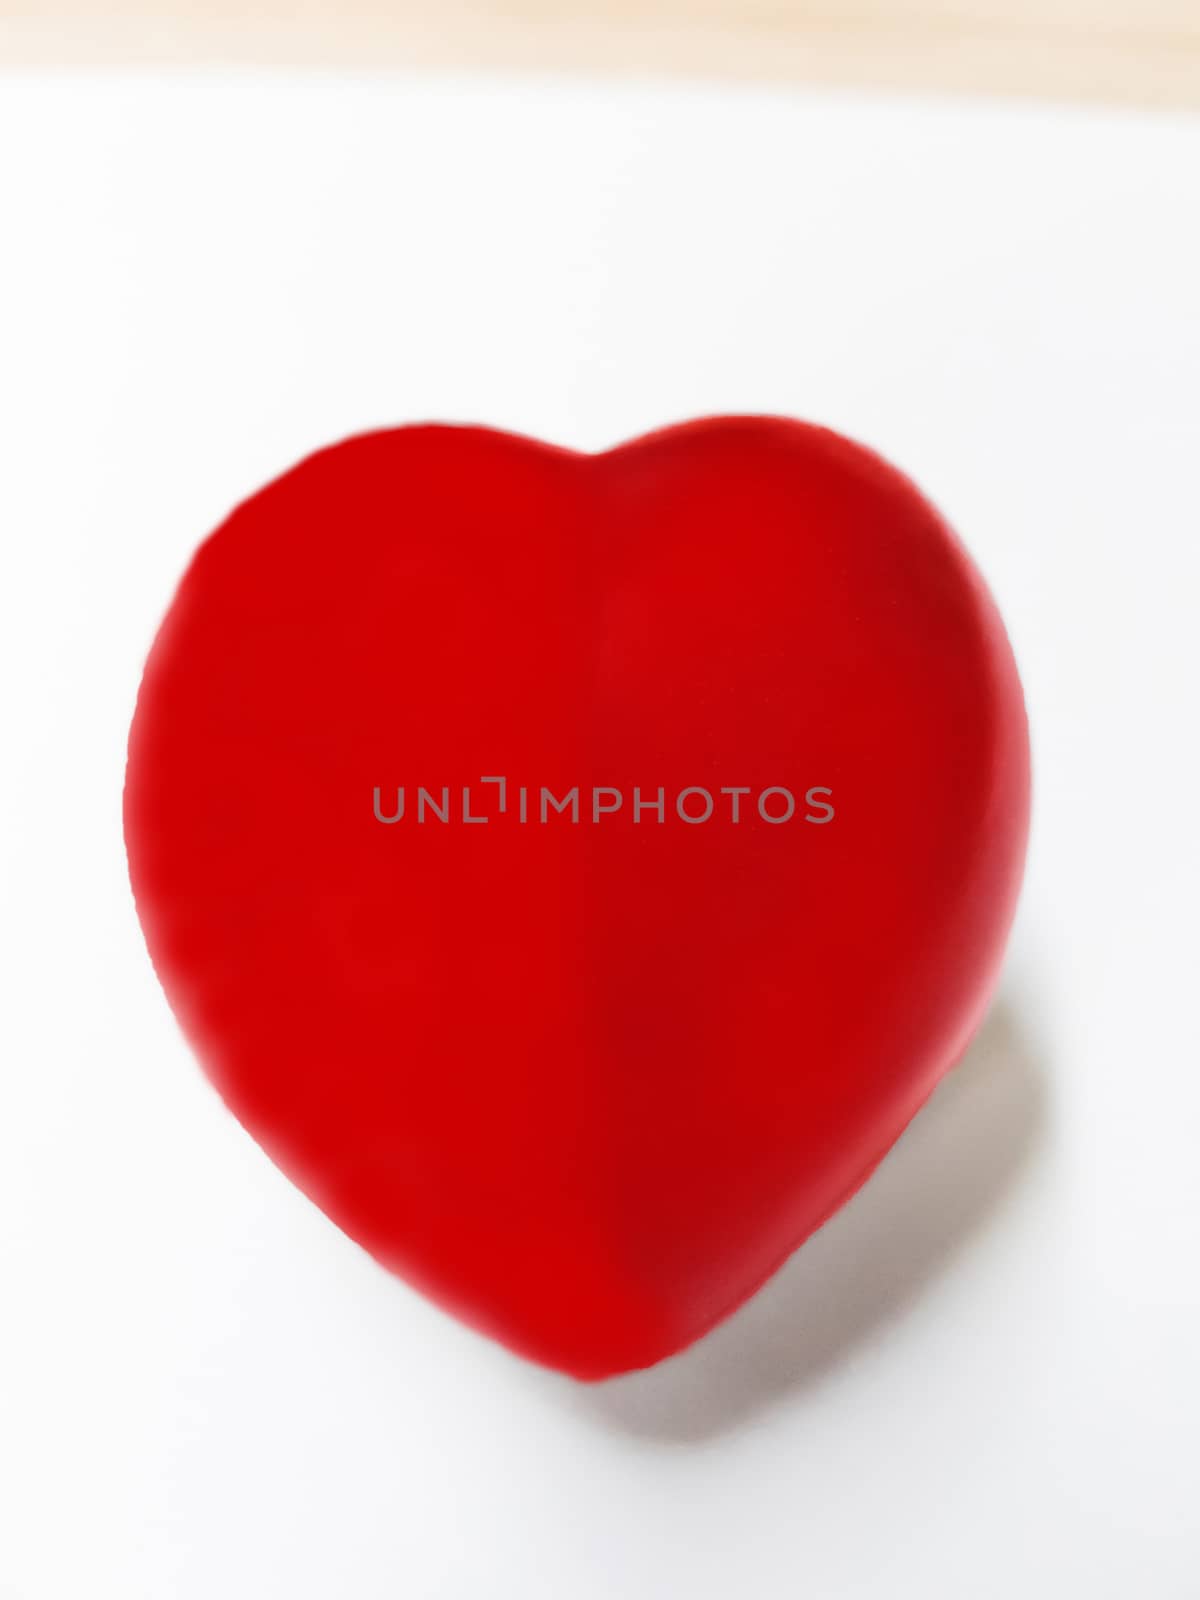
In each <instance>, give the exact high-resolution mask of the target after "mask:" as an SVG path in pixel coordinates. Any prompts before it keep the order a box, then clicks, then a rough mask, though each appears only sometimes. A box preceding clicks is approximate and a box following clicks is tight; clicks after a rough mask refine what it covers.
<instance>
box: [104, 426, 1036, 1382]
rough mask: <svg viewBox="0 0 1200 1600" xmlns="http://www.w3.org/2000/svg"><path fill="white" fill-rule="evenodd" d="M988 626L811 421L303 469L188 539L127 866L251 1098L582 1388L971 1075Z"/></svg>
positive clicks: (798, 1223)
mask: <svg viewBox="0 0 1200 1600" xmlns="http://www.w3.org/2000/svg"><path fill="white" fill-rule="evenodd" d="M1028 815H1029V745H1028V733H1027V728H1026V720H1025V711H1024V704H1023V699H1022V694H1021V688H1020V683H1019V680H1018V677H1017V673H1016V669H1015V666H1014V663H1013V658H1012V654H1011V651H1010V649H1009V645H1008V641H1007V639H1006V637H1005V633H1004V629H1003V625H1002V623H1001V621H1000V618H999V616H998V614H997V611H996V609H995V606H994V604H993V602H992V600H991V598H990V596H989V594H988V592H987V590H986V588H985V586H984V583H983V581H982V579H981V578H980V576H979V574H978V572H977V571H976V569H975V568H974V566H973V565H972V563H971V561H970V559H969V557H968V556H967V554H966V552H965V550H964V548H963V546H962V545H961V544H960V542H959V541H958V539H957V538H956V536H955V535H954V534H953V533H952V532H951V530H950V529H949V528H948V527H947V525H946V523H945V522H944V521H943V520H942V518H941V517H940V516H939V515H938V513H937V512H936V511H935V510H934V509H933V508H932V507H931V506H930V504H929V503H928V502H927V501H926V500H925V499H924V498H923V497H922V496H921V494H920V493H919V492H918V491H917V490H916V489H915V488H914V487H913V485H912V484H911V483H910V482H909V481H908V480H907V479H906V478H904V477H903V476H902V475H901V474H900V473H898V472H897V471H895V470H894V469H893V468H891V467H890V466H888V465H887V464H886V463H885V462H884V461H883V460H881V459H880V458H879V457H878V456H876V455H874V454H873V453H871V452H870V451H867V450H865V449H864V448H862V447H861V446H858V445H856V444H854V443H851V442H850V441H849V440H847V439H845V438H843V437H841V436H839V435H837V434H835V433H833V432H831V431H830V430H828V429H824V428H818V427H814V426H811V425H808V424H803V423H798V422H791V421H786V420H782V419H778V418H760V417H731V418H716V419H709V420H704V421H698V422H694V423H688V424H684V425H681V426H678V427H673V428H668V429H664V430H662V431H660V432H657V433H654V434H650V435H647V436H646V437H643V438H641V439H637V440H635V441H633V442H632V443H630V444H626V445H623V446H621V447H620V448H618V449H615V450H611V451H608V452H606V453H603V454H598V455H588V454H581V453H576V452H573V451H569V450H564V449H559V448H555V447H552V446H549V445H545V444H540V443H537V442H534V441H531V440H528V439H523V438H517V437H514V436H511V435H506V434H502V433H498V432H495V431H492V430H489V429H486V428H482V427H451V426H416V427H405V428H396V429H392V430H388V431H383V432H378V433H373V434H369V435H364V436H362V437H358V438H354V439H351V440H348V441H346V442H345V443H342V444H339V445H336V446H334V447H332V448H330V449H327V450H323V451H321V452H319V453H317V454H316V455H313V456H311V457H309V458H308V459H307V460H305V461H303V462H302V463H301V464H300V465H299V466H297V467H295V468H294V469H293V470H291V471H290V472H288V473H286V474H285V475H284V476H283V477H281V478H279V479H278V480H276V481H275V482H274V483H272V484H271V485H270V486H269V487H267V488H266V489H264V490H262V491H261V492H260V493H259V494H257V495H255V496H254V497H253V498H252V499H250V500H248V501H246V503H245V504H244V505H242V506H241V507H239V508H238V509H237V510H236V511H235V512H234V513H233V514H232V515H231V516H230V517H229V519H228V520H227V521H226V522H225V523H224V524H223V525H222V526H221V527H220V528H219V529H218V530H217V532H216V533H215V534H213V535H212V536H211V538H209V539H208V540H207V541H206V542H205V543H204V544H203V545H202V546H201V547H200V549H199V551H198V552H197V554H196V556H195V558H194V559H193V561H192V564H191V566H190V567H189V568H188V571H187V573H186V574H185V576H184V578H183V580H182V582H181V584H180V587H179V590H178V592H177V594H176V596H175V598H174V601H173V603H172V605H171V607H170V609H169V611H168V613H167V616H166V618H165V620H164V622H163V624H162V627H161V629H160V631H159V634H158V637H157V639H156V641H155V643H154V646H153V649H152V650H151V653H150V657H149V659H148V661H147V664H146V669H145V674H144V678H143V682H142V686H141V690H140V693H139V697H138V703H137V709H136V713H135V715H134V719H133V725H132V728H131V731H130V739H129V759H128V768H127V774H126V788H125V832H126V844H127V851H128V857H129V867H130V877H131V882H132V885H133V890H134V896H135V900H136V905H137V910H138V914H139V916H140V918H141V922H142V926H143V929H144V932H145V936H146V940H147V944H148V947H149V950H150V954H151V957H152V959H153V962H154V965H155V969H156V971H157V973H158V976H159V978H160V981H161V982H162V985H163V988H164V990H165V991H166V994H167V997H168V999H169V1001H170V1003H171V1005H172V1007H173V1009H174V1011H175V1014H176V1016H177V1017H178V1019H179V1021H180V1024H181V1025H182V1027H183V1029H184V1030H185V1032H186V1034H187V1037H188V1038H189V1040H190V1041H191V1043H192V1045H193V1047H194V1049H195V1050H196V1052H197V1054H198V1056H199V1058H200V1060H201V1062H202V1064H203V1066H204V1068H205V1070H206V1071H207V1073H208V1074H209V1076H210V1077H211V1079H212V1081H213V1082H214V1083H215V1085H216V1086H217V1088H218V1089H219V1091H220V1093H221V1094H222V1096H223V1097H224V1099H225V1101H226V1103H227V1104H228V1105H229V1107H230V1108H231V1109H232V1110H233V1112H234V1113H235V1115H236V1116H237V1117H238V1118H239V1119H240V1120H241V1121H242V1123H243V1124H244V1125H245V1127H246V1128H247V1129H248V1130H249V1131H250V1132H251V1134H252V1135H253V1136H254V1138H255V1139H256V1140H257V1141H258V1142H259V1143H260V1144H261V1145H262V1147H263V1148H264V1150H266V1151H267V1153H268V1154H269V1155H270V1156H271V1158H272V1159H273V1160H274V1161H275V1162H277V1163H278V1165H279V1166H280V1167H281V1168H282V1169H283V1170H284V1171H285V1172H286V1173H288V1174H289V1176H290V1177H291V1178H292V1179H293V1180H294V1181H295V1183H296V1184H297V1185H298V1186H299V1187H300V1188H301V1189H302V1190H303V1191H304V1192H305V1193H306V1194H308V1195H309V1196H310V1197H311V1198H312V1199H313V1200H314V1201H315V1202H316V1203H317V1204H318V1205H319V1206H320V1207H321V1208H322V1209H323V1210H324V1211H325V1212H326V1213H327V1214H328V1216H329V1217H331V1218H332V1219H333V1221H334V1222H335V1223H337V1224H338V1225H339V1226H340V1227H341V1228H342V1229H343V1230H344V1231H345V1232H346V1233H347V1234H349V1235H350V1237H351V1238H353V1239H355V1240H356V1241H357V1242H358V1243H359V1244H361V1245H362V1246H363V1247H364V1248H365V1249H367V1250H368V1251H369V1252H370V1253H371V1254H372V1255H373V1256H375V1257H376V1258H377V1259H378V1260H379V1261H380V1262H382V1263H383V1264H384V1265H385V1266H387V1267H388V1268H390V1269H391V1270H393V1271H395V1272H396V1273H398V1274H400V1275H401V1276H402V1277H404V1278H405V1279H406V1280H407V1281H408V1282H410V1283H412V1284H413V1285H415V1286H416V1287H418V1288H419V1289H421V1290H422V1291H424V1292H425V1293H426V1294H428V1295H429V1296H431V1297H432V1298H433V1299H435V1300H436V1301H437V1302H438V1303H439V1304H441V1305H443V1306H444V1307H446V1308H447V1309H448V1310H450V1311H452V1312H454V1313H456V1314H457V1315H459V1316H460V1317H462V1318H463V1319H465V1320H466V1321H467V1322H469V1323H470V1324H472V1325H473V1326H474V1327H476V1328H478V1329H480V1330H481V1331H483V1332H485V1333H488V1334H490V1335H492V1336H493V1337H495V1338H496V1339H498V1340H499V1341H501V1342H502V1343H503V1344H505V1345H506V1346H508V1347H509V1348H510V1349H512V1350H514V1351H517V1352H519V1353H520V1354H522V1355H524V1356H527V1357H529V1358H531V1359H533V1360H535V1361H537V1362H540V1363H543V1364H545V1365H548V1366H552V1367H555V1368H558V1369H560V1370H562V1371H564V1372H567V1373H570V1374H572V1375H574V1376H576V1377H579V1378H584V1379H598V1378H603V1377H606V1376H609V1375H612V1374H615V1373H619V1372H623V1371H628V1370H630V1369H633V1368H637V1367H644V1366H647V1365H651V1364H653V1363H654V1362H657V1361H659V1360H661V1359H663V1358H664V1357H667V1356H670V1355H671V1354H673V1353H675V1352H677V1351H679V1350H681V1349H683V1348H684V1347H685V1346H687V1345H688V1344H690V1343H691V1342H693V1341H694V1340H695V1339H697V1338H699V1337H700V1336H701V1335H703V1334H704V1333H705V1332H706V1331H707V1330H709V1329H710V1328H711V1327H712V1326H713V1325H714V1324H715V1323H717V1322H718V1321H720V1320H721V1319H722V1318H723V1317H725V1316H727V1315H728V1314H729V1313H730V1312H732V1311H733V1310H735V1309H736V1307H737V1306H738V1305H740V1304H741V1303H742V1302H743V1301H744V1300H746V1299H747V1297H748V1296H750V1295H751V1294H753V1292H754V1291H755V1290H756V1289H757V1288H758V1287H759V1286H760V1285H761V1284H762V1282H763V1281H764V1280H765V1279H766V1278H767V1277H768V1276H770V1274H771V1273H772V1272H774V1271H775V1269H776V1268H777V1267H778V1266H779V1265H780V1264H781V1263H782V1262H783V1261H784V1260H785V1259H786V1258H787V1256H788V1255H789V1254H790V1253H791V1252H792V1251H794V1250H795V1249H796V1248H797V1247H799V1246H800V1245H801V1244H802V1243H803V1242H804V1240H805V1239H806V1238H807V1237H808V1236H809V1235H810V1234H811V1233H812V1232H813V1231H814V1229H816V1228H817V1227H819V1226H820V1225H821V1223H822V1222H823V1221H824V1220H825V1219H826V1218H827V1217H828V1216H829V1215H830V1214H831V1213H832V1212H833V1211H834V1210H836V1208H837V1207H838V1206H839V1205H840V1204H841V1203H842V1202H843V1201H844V1200H845V1199H846V1198H848V1197H849V1195H850V1194H852V1193H853V1192H854V1190H855V1189H857V1188H858V1186H859V1185H860V1184H861V1183H862V1182H863V1181H864V1180H865V1179H866V1177H867V1176H868V1175H869V1173H870V1172H871V1170H872V1168H873V1167H874V1166H875V1164H876V1163H877V1162H878V1161H879V1160H880V1159H881V1158H882V1157H883V1156H884V1154H885V1153H886V1152H887V1150H888V1149H889V1148H890V1146H891V1145H892V1144H893V1142H894V1141H895V1140H896V1138H897V1137H898V1136H899V1134H900V1133H901V1132H902V1131H903V1129H904V1127H905V1125H906V1124H907V1122H908V1121H909V1119H910V1118H911V1117H912V1116H913V1115H914V1113H915V1112H916V1111H917V1110H918V1109H919V1107H920V1106H921V1104H922V1103H923V1101H924V1100H925V1099H926V1098H927V1097H928V1095H929V1094H930V1093H931V1092H932V1090H933V1089H934V1087H935V1086H936V1084H937V1082H938V1080H939V1079H940V1077H941V1076H942V1075H943V1074H944V1073H945V1072H946V1071H947V1070H949V1069H950V1068H951V1067H952V1066H953V1065H954V1064H955V1062H956V1061H957V1060H958V1059H959V1057H960V1056H961V1054H962V1052H963V1050H964V1049H965V1047H966V1045H967V1043H968V1042H969V1040H970V1038H971V1036H972V1034H973V1032H974V1031H975V1029H976V1027H977V1026H978V1024H979V1022H980V1020H981V1018H982V1015H983V1011H984V1009H985V1007H986V1004H987V1000H988V997H989V995H990V993H991V990H992V988H993V986H994V983H995V979H996V976H997V972H998V969H999V965H1000V961H1001V957H1002V954H1003V948H1004V943H1005V940H1006V937H1007V933H1008V929H1009V925H1010V923H1011V920H1012V916H1013V912H1014V908H1015V904H1016V898H1017V893H1018V889H1019V885H1020V879H1021V873H1022V868H1023V862H1024V853H1025V843H1026V834H1027V829H1028Z"/></svg>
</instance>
